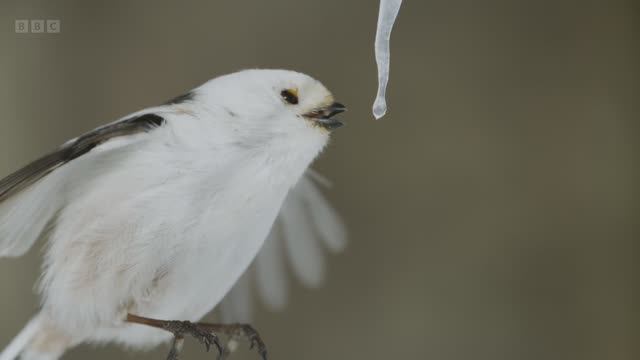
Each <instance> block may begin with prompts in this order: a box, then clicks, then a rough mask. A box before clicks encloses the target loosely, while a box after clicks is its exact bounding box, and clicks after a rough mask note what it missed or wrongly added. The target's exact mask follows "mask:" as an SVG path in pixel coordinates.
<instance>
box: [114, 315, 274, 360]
mask: <svg viewBox="0 0 640 360" xmlns="http://www.w3.org/2000/svg"><path fill="white" fill-rule="evenodd" d="M127 321H128V322H130V323H136V324H141V325H147V326H152V327H155V328H159V329H163V330H166V331H169V332H171V333H172V334H173V336H174V339H173V344H172V346H171V351H169V355H168V356H167V360H177V359H178V356H179V355H180V351H181V350H182V346H183V344H184V336H185V335H189V336H192V337H193V338H195V339H196V340H198V341H199V342H200V343H201V344H203V345H204V346H205V347H206V348H207V351H209V349H210V348H211V345H215V346H216V348H217V349H218V355H219V356H218V359H219V360H221V359H224V358H225V357H226V356H227V355H229V353H230V352H231V351H232V350H233V346H228V347H227V348H225V347H224V346H223V345H222V343H221V342H220V339H219V338H218V335H217V334H224V335H227V336H229V344H232V343H235V341H236V340H237V339H240V338H242V339H247V340H248V341H249V345H250V347H249V348H250V349H253V348H256V350H257V351H258V354H260V357H261V358H262V360H267V346H266V345H265V343H264V341H262V338H261V337H260V334H258V332H257V331H256V329H255V328H254V327H253V326H251V325H249V324H209V323H193V322H190V321H175V320H156V319H150V318H146V317H141V316H137V315H132V314H128V315H127Z"/></svg>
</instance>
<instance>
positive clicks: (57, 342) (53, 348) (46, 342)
mask: <svg viewBox="0 0 640 360" xmlns="http://www.w3.org/2000/svg"><path fill="white" fill-rule="evenodd" d="M70 343H71V342H70V341H69V338H68V337H67V336H65V335H63V334H62V333H60V332H59V331H57V330H56V329H55V327H53V326H51V325H50V323H49V322H48V321H47V320H46V318H45V317H44V316H43V315H42V314H37V315H36V316H34V317H33V318H32V319H31V320H29V322H28V323H27V325H26V326H25V327H24V328H23V329H22V331H20V333H19V334H18V335H17V336H16V337H15V338H14V339H13V340H12V341H11V342H10V343H9V345H8V346H7V347H6V348H5V349H4V350H3V351H2V353H0V360H17V359H20V360H57V359H59V358H60V356H62V354H63V353H64V351H65V350H66V349H67V348H68V347H69V345H70Z"/></svg>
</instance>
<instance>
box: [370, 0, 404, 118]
mask: <svg viewBox="0 0 640 360" xmlns="http://www.w3.org/2000/svg"><path fill="white" fill-rule="evenodd" d="M401 4H402V0H381V1H380V12H379V14H378V28H377V30H376V42H375V53H376V64H378V95H377V96H376V100H375V101H374V103H373V116H375V117H376V119H380V118H381V117H383V116H384V114H386V113H387V100H386V99H385V95H386V92H387V83H388V82H389V58H390V56H391V50H390V49H389V40H390V39H391V29H392V28H393V23H394V22H395V21H396V17H397V16H398V11H399V10H400V5H401Z"/></svg>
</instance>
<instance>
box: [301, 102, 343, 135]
mask: <svg viewBox="0 0 640 360" xmlns="http://www.w3.org/2000/svg"><path fill="white" fill-rule="evenodd" d="M345 111H347V107H346V106H344V105H342V104H340V103H338V102H334V103H333V104H331V105H329V106H326V107H323V108H318V109H315V110H313V111H310V112H308V113H306V114H304V115H303V116H304V117H306V118H308V119H311V120H313V121H315V123H316V124H318V125H319V126H321V127H323V128H325V129H327V130H335V129H337V128H339V127H341V126H342V125H344V123H342V121H340V120H338V119H335V118H334V116H335V115H338V114H340V113H343V112H345Z"/></svg>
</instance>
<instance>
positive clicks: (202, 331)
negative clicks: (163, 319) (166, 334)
mask: <svg viewBox="0 0 640 360" xmlns="http://www.w3.org/2000/svg"><path fill="white" fill-rule="evenodd" d="M165 329H166V330H168V331H171V332H172V333H173V334H174V336H175V337H176V338H178V337H183V336H184V335H185V334H186V335H190V336H191V337H193V338H194V339H196V340H198V341H199V342H200V343H201V344H202V345H204V347H205V348H206V349H207V352H208V351H210V350H211V345H215V346H216V348H217V349H218V359H223V356H224V355H223V354H224V351H225V350H224V346H223V345H222V343H221V342H220V339H219V338H218V335H216V334H215V333H214V332H212V331H210V330H208V329H206V328H205V327H203V326H200V325H199V324H194V323H192V322H190V321H169V322H167V324H166V326H165Z"/></svg>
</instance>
